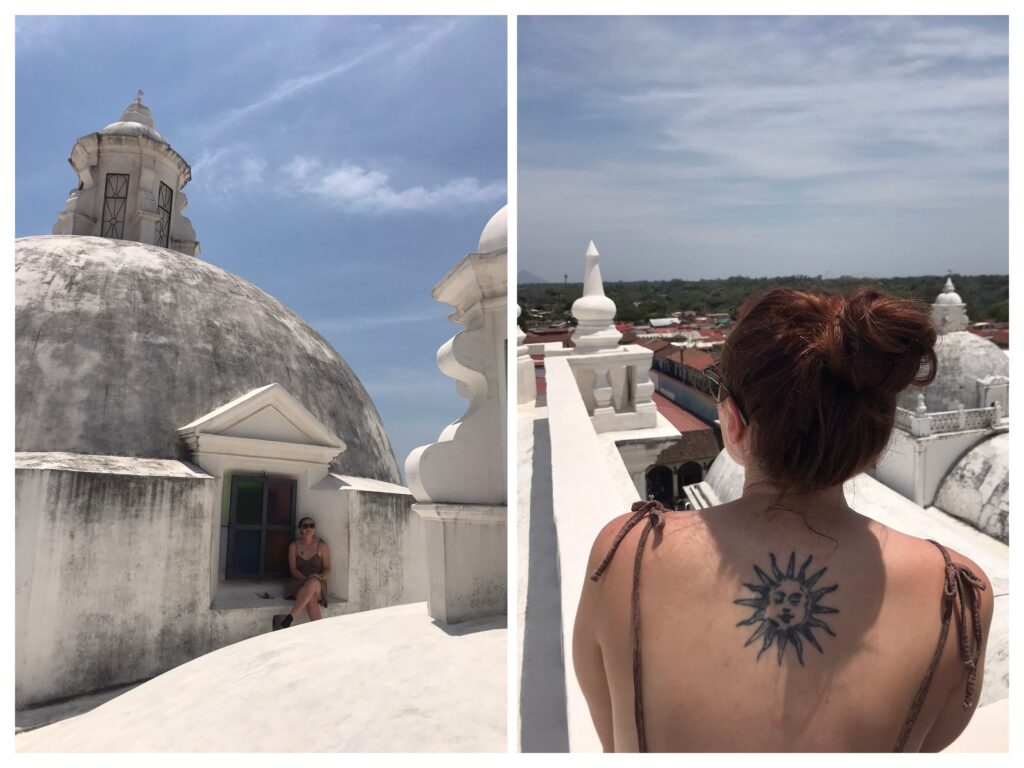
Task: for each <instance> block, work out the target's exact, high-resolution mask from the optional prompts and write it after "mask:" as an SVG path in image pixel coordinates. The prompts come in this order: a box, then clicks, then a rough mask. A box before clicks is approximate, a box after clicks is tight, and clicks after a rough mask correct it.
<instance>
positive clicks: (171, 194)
mask: <svg viewBox="0 0 1024 768" xmlns="http://www.w3.org/2000/svg"><path fill="white" fill-rule="evenodd" d="M68 162H69V163H70V164H71V167H72V168H74V169H75V173H76V174H78V182H79V183H78V186H77V187H76V188H75V189H73V190H71V194H70V196H69V197H68V201H67V204H66V205H65V207H64V210H63V211H61V213H60V214H59V215H58V218H57V223H56V224H54V225H53V234H55V235H94V236H97V237H109V238H112V239H116V240H135V241H137V242H140V243H149V244H153V245H159V246H163V247H164V248H169V249H171V250H174V251H179V252H181V253H185V254H188V255H189V256H196V255H198V253H199V243H198V242H197V241H196V232H195V230H194V229H193V228H192V223H191V222H190V221H189V220H188V219H187V218H186V217H185V216H184V215H183V213H182V212H183V211H184V209H185V206H186V205H187V204H188V200H187V199H186V197H185V195H184V194H183V193H182V191H181V190H182V189H183V188H184V186H185V185H186V184H188V182H189V181H190V180H191V179H192V169H191V168H190V167H189V165H188V163H186V162H185V160H184V159H183V158H182V157H181V155H179V154H178V153H177V152H175V151H174V150H173V149H172V148H171V145H170V144H168V143H167V142H166V141H165V140H164V138H163V136H161V135H160V134H159V133H158V132H157V130H156V125H155V124H154V122H153V113H152V112H150V110H149V107H147V106H146V105H145V104H143V103H142V91H141V90H139V91H138V92H137V93H136V96H135V101H133V102H132V103H131V104H129V105H128V106H127V107H125V109H124V112H123V113H122V114H121V117H120V118H119V119H118V120H116V121H115V122H113V123H111V124H110V125H108V126H107V127H106V128H103V129H102V130H100V131H97V132H96V133H90V134H88V135H86V136H83V137H81V138H80V139H79V140H78V141H77V142H75V146H74V147H72V149H71V157H70V158H68Z"/></svg>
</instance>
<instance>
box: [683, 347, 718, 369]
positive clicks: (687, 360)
mask: <svg viewBox="0 0 1024 768" xmlns="http://www.w3.org/2000/svg"><path fill="white" fill-rule="evenodd" d="M714 364H715V358H713V357H712V356H711V355H710V354H708V353H707V352H705V351H704V350H703V349H684V350H683V365H686V366H688V367H690V368H693V369H695V370H698V371H703V370H704V369H705V368H707V367H708V366H709V365H714Z"/></svg>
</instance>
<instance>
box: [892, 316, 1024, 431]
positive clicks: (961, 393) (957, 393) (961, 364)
mask: <svg viewBox="0 0 1024 768" xmlns="http://www.w3.org/2000/svg"><path fill="white" fill-rule="evenodd" d="M935 355H936V357H938V361H939V365H938V370H937V373H936V376H935V381H933V382H932V383H931V384H929V385H928V386H927V387H924V388H923V389H921V388H919V387H910V388H908V389H907V390H905V391H904V392H903V394H902V395H900V402H899V405H900V406H901V407H903V408H906V409H908V410H911V411H912V410H914V409H915V408H916V407H917V395H918V393H919V392H923V393H924V401H925V405H926V406H927V407H928V410H929V411H952V410H956V406H957V403H960V404H961V405H963V407H964V408H984V407H986V406H988V405H989V403H982V402H980V401H979V392H978V380H979V379H985V378H987V377H989V376H993V375H994V376H1006V377H1009V375H1010V358H1008V357H1007V356H1006V353H1005V352H1003V350H1001V349H1000V348H999V347H997V346H996V345H995V344H993V343H992V342H991V341H989V340H988V339H985V338H983V337H981V336H978V335H977V334H974V333H971V332H970V331H954V332H952V333H943V334H940V335H939V337H938V339H937V340H936V342H935Z"/></svg>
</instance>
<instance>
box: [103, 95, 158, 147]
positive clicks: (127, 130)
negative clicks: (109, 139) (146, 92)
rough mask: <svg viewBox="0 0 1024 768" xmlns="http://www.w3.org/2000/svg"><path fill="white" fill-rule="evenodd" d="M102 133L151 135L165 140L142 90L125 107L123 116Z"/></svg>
mask: <svg viewBox="0 0 1024 768" xmlns="http://www.w3.org/2000/svg"><path fill="white" fill-rule="evenodd" d="M100 133H102V134H106V135H110V134H116V135H118V136H149V137H150V138H151V139H156V140H157V141H163V140H164V137H163V136H161V135H160V134H159V132H157V130H156V125H155V124H154V123H153V113H152V112H150V110H149V107H147V106H146V105H145V104H143V103H142V91H139V95H138V96H137V97H136V99H135V101H133V102H132V103H131V104H129V105H128V106H127V107H125V108H124V112H122V113H121V117H120V118H119V119H118V120H116V121H115V122H113V123H111V124H110V125H108V126H107V127H106V128H104V129H103V130H101V131H100Z"/></svg>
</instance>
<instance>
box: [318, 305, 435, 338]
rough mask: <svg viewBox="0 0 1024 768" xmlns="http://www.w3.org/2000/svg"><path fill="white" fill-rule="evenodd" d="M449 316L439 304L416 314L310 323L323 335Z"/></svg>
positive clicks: (351, 316)
mask: <svg viewBox="0 0 1024 768" xmlns="http://www.w3.org/2000/svg"><path fill="white" fill-rule="evenodd" d="M446 315H447V312H446V311H445V308H444V306H442V305H440V304H437V305H435V306H433V307H430V308H424V309H422V310H418V311H416V312H402V313H397V314H392V315H348V316H343V317H325V318H321V319H319V320H314V321H312V322H311V323H310V325H312V326H313V327H314V328H316V329H317V331H319V332H320V333H322V334H328V333H341V332H345V331H353V330H363V329H366V328H382V327H387V326H394V325H409V324H410V323H422V322H426V321H428V320H441V319H444V318H445V317H446Z"/></svg>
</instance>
